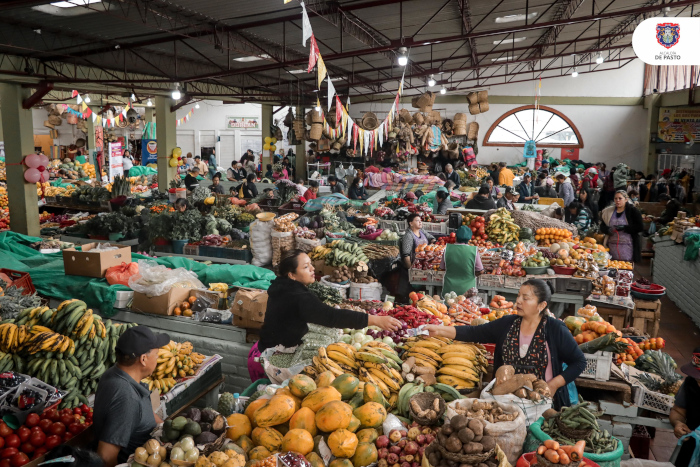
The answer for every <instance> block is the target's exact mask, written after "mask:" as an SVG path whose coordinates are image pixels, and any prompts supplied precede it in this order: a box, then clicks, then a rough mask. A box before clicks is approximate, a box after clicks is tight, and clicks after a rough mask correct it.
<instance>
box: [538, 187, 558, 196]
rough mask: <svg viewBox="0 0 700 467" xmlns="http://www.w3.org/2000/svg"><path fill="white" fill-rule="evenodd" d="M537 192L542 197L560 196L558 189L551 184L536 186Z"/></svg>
mask: <svg viewBox="0 0 700 467" xmlns="http://www.w3.org/2000/svg"><path fill="white" fill-rule="evenodd" d="M535 193H537V194H538V195H540V198H559V194H558V193H557V190H555V189H554V187H553V186H549V185H540V186H538V187H537V188H535Z"/></svg>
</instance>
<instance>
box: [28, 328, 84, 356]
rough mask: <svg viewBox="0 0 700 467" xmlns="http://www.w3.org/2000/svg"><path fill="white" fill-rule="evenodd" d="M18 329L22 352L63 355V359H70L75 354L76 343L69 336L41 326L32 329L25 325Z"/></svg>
mask: <svg viewBox="0 0 700 467" xmlns="http://www.w3.org/2000/svg"><path fill="white" fill-rule="evenodd" d="M18 328H19V329H18V334H19V340H20V341H21V342H22V348H21V350H23V351H26V352H27V353H28V354H29V355H34V354H36V353H38V352H49V353H51V352H53V353H56V354H61V357H63V356H67V357H70V356H71V355H73V354H74V353H75V342H74V341H73V339H71V338H70V337H68V336H64V335H63V334H58V333H56V332H53V331H52V330H51V329H49V328H47V327H44V326H39V325H34V326H31V327H30V326H27V325H24V326H19V327H18ZM61 357H59V358H61Z"/></svg>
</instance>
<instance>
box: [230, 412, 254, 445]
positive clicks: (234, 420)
mask: <svg viewBox="0 0 700 467" xmlns="http://www.w3.org/2000/svg"><path fill="white" fill-rule="evenodd" d="M226 423H228V426H229V427H228V429H227V430H226V437H227V438H228V439H238V438H240V437H241V436H243V435H245V436H250V433H251V432H252V431H253V427H252V426H251V425H250V420H249V419H248V417H246V416H245V415H243V414H242V413H234V414H231V415H229V416H228V417H227V418H226Z"/></svg>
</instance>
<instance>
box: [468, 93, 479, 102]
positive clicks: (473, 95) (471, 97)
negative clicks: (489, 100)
mask: <svg viewBox="0 0 700 467" xmlns="http://www.w3.org/2000/svg"><path fill="white" fill-rule="evenodd" d="M467 101H468V102H469V103H470V104H476V103H478V102H479V96H478V95H477V93H475V92H470V93H469V94H467Z"/></svg>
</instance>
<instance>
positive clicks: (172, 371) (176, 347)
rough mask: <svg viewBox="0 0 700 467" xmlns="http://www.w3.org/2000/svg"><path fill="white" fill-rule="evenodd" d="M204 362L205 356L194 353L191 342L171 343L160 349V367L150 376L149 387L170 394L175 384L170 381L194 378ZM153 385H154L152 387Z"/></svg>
mask: <svg viewBox="0 0 700 467" xmlns="http://www.w3.org/2000/svg"><path fill="white" fill-rule="evenodd" d="M203 361H204V355H202V354H200V353H197V352H193V346H192V343H191V342H183V343H177V342H174V341H170V343H168V344H166V345H165V346H163V347H161V348H160V349H158V366H157V367H156V369H155V371H154V372H153V374H152V375H151V376H150V380H149V381H145V380H144V382H147V383H149V387H150V388H151V389H153V387H156V388H158V389H159V390H160V392H161V394H164V393H166V392H168V391H169V390H170V389H172V387H173V386H174V385H175V384H170V383H169V380H173V382H174V381H175V378H185V377H187V376H192V375H194V373H195V369H196V368H197V367H198V366H199V365H201V364H202V362H203ZM151 383H153V385H151Z"/></svg>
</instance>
